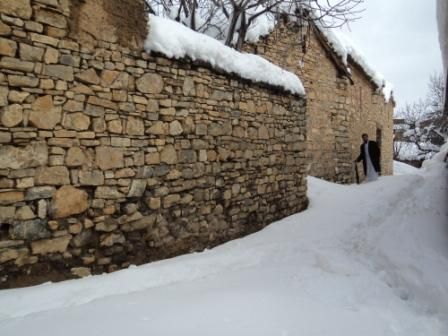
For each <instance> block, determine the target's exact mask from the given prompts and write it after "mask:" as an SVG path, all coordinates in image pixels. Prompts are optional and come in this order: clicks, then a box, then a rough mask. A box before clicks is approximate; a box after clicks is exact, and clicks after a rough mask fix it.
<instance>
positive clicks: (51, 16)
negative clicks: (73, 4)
mask: <svg viewBox="0 0 448 336" xmlns="http://www.w3.org/2000/svg"><path fill="white" fill-rule="evenodd" d="M35 19H36V21H37V22H40V23H44V24H47V25H49V26H52V27H56V28H67V19H66V18H65V16H63V15H61V14H58V13H56V12H52V11H51V12H50V11H48V10H45V9H37V10H36V11H35Z"/></svg>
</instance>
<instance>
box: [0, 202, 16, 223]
mask: <svg viewBox="0 0 448 336" xmlns="http://www.w3.org/2000/svg"><path fill="white" fill-rule="evenodd" d="M15 214H16V208H15V207H14V206H0V223H7V222H8V221H10V220H12V219H14V217H15Z"/></svg>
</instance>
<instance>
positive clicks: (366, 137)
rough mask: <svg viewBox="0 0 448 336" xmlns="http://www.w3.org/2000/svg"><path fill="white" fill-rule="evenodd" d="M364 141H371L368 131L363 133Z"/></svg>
mask: <svg viewBox="0 0 448 336" xmlns="http://www.w3.org/2000/svg"><path fill="white" fill-rule="evenodd" d="M362 141H363V142H364V143H366V142H368V141H369V135H368V134H367V133H363V135H362Z"/></svg>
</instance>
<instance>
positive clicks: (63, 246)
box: [31, 235, 72, 254]
mask: <svg viewBox="0 0 448 336" xmlns="http://www.w3.org/2000/svg"><path fill="white" fill-rule="evenodd" d="M71 238H72V236H71V235H66V236H62V237H58V238H53V239H44V240H38V241H34V242H32V243H31V250H32V252H33V254H49V253H63V252H65V251H66V250H67V247H68V244H69V242H70V239H71Z"/></svg>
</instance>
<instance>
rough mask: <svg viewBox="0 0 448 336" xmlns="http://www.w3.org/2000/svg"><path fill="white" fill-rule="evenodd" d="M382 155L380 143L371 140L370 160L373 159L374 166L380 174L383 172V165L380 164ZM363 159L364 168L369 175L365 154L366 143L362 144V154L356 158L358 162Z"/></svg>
mask: <svg viewBox="0 0 448 336" xmlns="http://www.w3.org/2000/svg"><path fill="white" fill-rule="evenodd" d="M380 155H381V151H380V148H379V147H378V144H377V143H376V141H369V156H370V160H371V161H372V164H373V167H374V168H375V171H376V172H377V173H378V174H379V173H380V172H381V166H380ZM361 160H362V166H363V168H364V175H367V163H366V158H365V155H364V143H363V144H362V145H361V146H360V154H359V156H358V158H357V159H356V162H359V161H361Z"/></svg>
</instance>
